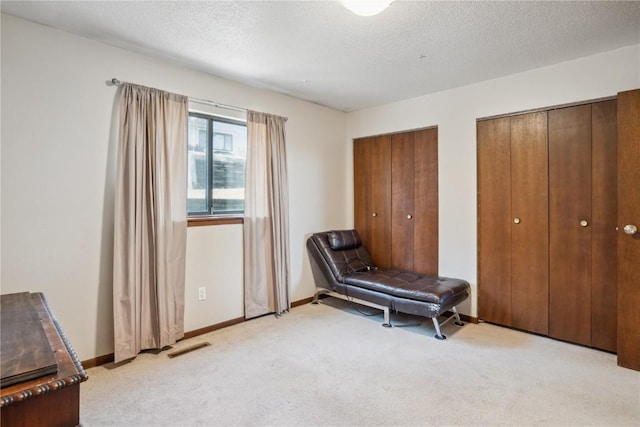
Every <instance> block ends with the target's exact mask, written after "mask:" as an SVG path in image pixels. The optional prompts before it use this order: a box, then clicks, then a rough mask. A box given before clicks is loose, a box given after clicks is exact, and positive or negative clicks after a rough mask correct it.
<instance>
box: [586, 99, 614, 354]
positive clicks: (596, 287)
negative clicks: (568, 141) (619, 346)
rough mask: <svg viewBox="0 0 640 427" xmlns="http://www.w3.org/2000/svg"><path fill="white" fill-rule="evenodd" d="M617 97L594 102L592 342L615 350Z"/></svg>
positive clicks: (595, 345)
mask: <svg viewBox="0 0 640 427" xmlns="http://www.w3.org/2000/svg"><path fill="white" fill-rule="evenodd" d="M616 105H617V102H616V100H615V99H614V100H610V101H604V102H597V103H594V104H593V106H592V111H591V113H592V120H591V122H592V127H591V128H592V135H591V150H592V158H593V160H592V162H591V163H592V164H591V169H592V173H591V176H592V182H591V224H592V226H591V227H592V228H591V236H592V240H591V345H592V346H593V347H596V348H601V349H603V350H608V351H612V352H615V351H616V342H617V333H616V324H617V321H616V319H617V316H616V315H615V313H616V312H617V300H616V298H615V297H614V296H615V295H616V258H617V257H616V254H617V246H616V245H617V242H616V240H617V235H616V221H617V210H618V209H617V199H618V197H617V194H616V190H615V189H616V181H617V177H616V169H617V168H616V156H617V153H616V147H617V131H616V129H617V125H616V120H617V108H616Z"/></svg>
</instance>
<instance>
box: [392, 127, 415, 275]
mask: <svg viewBox="0 0 640 427" xmlns="http://www.w3.org/2000/svg"><path fill="white" fill-rule="evenodd" d="M414 158H415V152H414V138H413V133H412V132H408V133H401V134H397V135H393V136H392V138H391V236H392V239H393V243H392V246H391V266H392V267H393V268H397V269H400V270H413V256H414V247H413V245H414V240H413V217H414V215H415V213H414V207H413V198H414V192H413V190H414V179H413V177H414V173H413V166H414Z"/></svg>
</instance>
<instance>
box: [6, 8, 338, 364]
mask: <svg viewBox="0 0 640 427" xmlns="http://www.w3.org/2000/svg"><path fill="white" fill-rule="evenodd" d="M1 31H2V58H1V59H2V87H1V90H2V92H1V96H2V110H1V112H2V123H1V126H2V131H1V132H2V133H1V143H2V147H1V148H2V159H1V162H2V163H1V183H2V194H1V206H2V215H1V221H2V224H1V225H2V233H1V240H2V242H1V254H2V259H1V262H2V268H1V284H0V285H1V292H2V293H11V292H21V291H31V292H35V291H42V292H44V293H45V295H46V297H47V299H48V301H49V304H50V305H51V307H52V309H53V311H54V312H55V314H56V316H57V317H58V320H59V321H60V323H61V325H62V327H63V328H64V329H65V332H66V333H67V335H68V337H69V340H70V341H71V343H72V345H73V346H74V348H75V350H76V352H77V353H78V355H79V357H80V359H81V360H87V359H91V358H94V357H98V356H102V355H105V354H109V353H112V352H113V338H112V336H113V327H112V323H113V318H112V284H111V281H112V250H113V249H112V245H113V236H112V234H113V225H112V222H113V197H114V168H115V160H114V156H115V150H116V138H117V131H116V130H115V129H116V128H115V126H117V123H116V121H114V120H113V117H115V116H117V114H116V112H117V97H116V91H117V90H116V88H115V87H110V86H107V85H106V84H105V82H106V81H108V80H110V79H111V78H112V77H116V78H118V79H120V80H123V81H130V82H134V83H138V84H142V85H146V86H152V87H157V88H161V89H164V90H167V91H171V92H176V93H180V94H184V95H188V96H192V97H195V98H201V99H210V100H215V101H217V102H221V103H225V104H231V105H238V106H242V107H246V108H251V109H254V110H257V111H264V112H268V113H273V114H278V115H282V116H287V117H288V118H289V121H288V122H287V150H288V151H287V158H288V167H289V181H290V182H289V192H290V204H291V213H290V236H291V275H292V300H293V301H295V300H300V299H303V298H307V297H310V296H311V295H312V294H313V289H314V285H313V279H312V276H311V272H310V269H309V265H308V260H307V257H306V253H305V251H304V240H305V238H306V236H307V235H308V234H309V233H311V232H314V231H319V230H323V229H328V228H340V227H345V226H347V225H348V224H349V222H350V219H349V215H350V212H349V208H348V206H345V204H344V201H345V200H346V199H347V193H348V188H347V185H345V183H346V182H348V178H347V171H348V167H347V162H348V147H347V146H345V143H344V138H345V133H346V115H345V114H344V113H342V112H339V111H335V110H331V109H328V108H324V107H320V106H317V105H314V104H311V103H308V102H303V101H300V100H296V99H294V98H291V97H288V96H283V95H280V94H276V93H273V92H269V91H265V90H258V89H254V88H250V87H248V86H244V85H241V84H237V83H234V82H231V81H228V80H224V79H221V78H217V77H214V76H211V75H207V74H204V73H201V72H197V71H194V70H191V69H188V68H185V67H182V66H179V65H176V64H173V63H170V62H165V61H162V60H158V59H153V58H151V57H147V56H143V55H139V54H135V53H131V52H128V51H125V50H122V49H118V48H114V47H111V46H108V45H105V44H101V43H98V42H95V41H91V40H88V39H84V38H81V37H76V36H73V35H70V34H67V33H64V32H61V31H57V30H53V29H51V28H48V27H44V26H41V25H37V24H33V23H30V22H27V21H23V20H21V19H17V18H14V17H11V16H7V15H2V27H1ZM187 240H188V247H187V257H188V259H187V286H186V289H185V291H186V307H185V329H186V330H187V331H189V330H194V329H198V328H201V327H205V326H209V325H212V324H215V323H219V322H222V321H225V320H229V319H234V318H237V317H241V316H242V315H243V301H242V277H243V272H242V226H240V225H225V226H214V227H192V228H190V229H189V231H188V237H187ZM199 286H207V288H208V289H207V291H208V292H207V294H208V295H207V300H206V301H203V302H198V301H197V288H198V287H199Z"/></svg>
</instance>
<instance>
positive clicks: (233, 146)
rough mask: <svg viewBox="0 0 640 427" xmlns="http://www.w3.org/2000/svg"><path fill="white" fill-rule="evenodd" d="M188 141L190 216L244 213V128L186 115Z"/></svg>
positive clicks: (243, 126)
mask: <svg viewBox="0 0 640 427" xmlns="http://www.w3.org/2000/svg"><path fill="white" fill-rule="evenodd" d="M188 141H189V148H188V150H189V151H188V159H189V164H188V178H187V211H188V213H189V215H228V214H241V213H243V212H244V182H245V163H246V157H247V127H246V124H245V123H243V122H240V121H233V120H227V119H223V118H219V117H214V116H208V115H204V114H199V113H189V140H188Z"/></svg>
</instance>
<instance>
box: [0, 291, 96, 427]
mask: <svg viewBox="0 0 640 427" xmlns="http://www.w3.org/2000/svg"><path fill="white" fill-rule="evenodd" d="M0 300H1V306H2V312H1V313H2V324H1V328H2V331H1V337H2V346H1V347H0V353H1V355H2V359H1V362H2V372H1V374H2V382H1V384H2V389H0V425H1V426H2V427H9V426H11V427H22V426H25V427H26V426H44V427H54V426H55V427H57V426H60V427H67V426H77V425H80V383H81V382H83V381H86V380H87V378H88V377H87V374H86V372H85V371H84V369H83V368H82V365H81V364H80V361H79V360H78V357H77V355H76V354H75V352H74V351H73V349H72V348H71V345H70V344H69V342H68V341H67V338H66V336H65V334H64V332H63V331H62V328H61V327H60V325H59V324H58V321H57V319H56V318H55V316H54V315H53V313H52V312H51V310H50V308H49V306H48V305H47V301H46V299H45V297H44V295H43V294H42V293H29V292H22V293H17V294H7V295H2V296H0Z"/></svg>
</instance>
